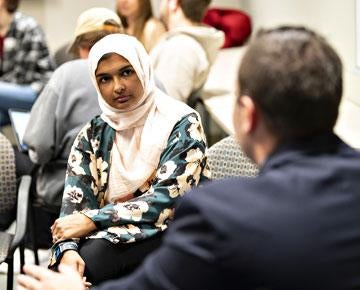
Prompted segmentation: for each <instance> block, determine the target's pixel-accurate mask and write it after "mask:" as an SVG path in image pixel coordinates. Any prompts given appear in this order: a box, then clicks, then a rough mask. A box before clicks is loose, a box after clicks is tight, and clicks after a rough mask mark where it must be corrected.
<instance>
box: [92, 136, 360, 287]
mask: <svg viewBox="0 0 360 290" xmlns="http://www.w3.org/2000/svg"><path fill="white" fill-rule="evenodd" d="M99 289H101V290H112V289H142V290H145V289H149V290H150V289H151V290H154V289H184V290H190V289H201V290H202V289H204V290H209V289H219V290H222V289H258V290H260V289H284V290H285V289H287V290H294V289H299V290H309V289H316V290H332V289H333V290H343V289H360V154H359V152H356V151H355V150H353V149H351V148H349V147H348V146H347V145H346V144H344V143H343V142H342V141H341V140H340V139H338V138H337V137H336V136H335V135H332V134H331V135H326V136H325V135H324V136H320V137H317V138H314V139H312V140H310V141H307V142H298V143H297V145H287V146H282V147H281V148H279V149H278V150H277V151H276V152H275V153H274V154H272V155H271V156H270V157H269V158H268V160H267V161H266V163H265V164H264V166H263V168H262V169H261V172H260V175H259V176H258V177H257V178H255V179H250V178H248V179H244V178H239V179H234V180H227V181H221V182H216V183H208V184H207V185H205V186H203V187H201V188H198V189H195V190H193V191H192V192H190V193H188V194H187V195H186V196H185V197H184V199H183V200H182V202H181V204H179V207H178V209H177V211H176V217H175V221H174V223H173V224H172V225H171V226H170V228H169V230H168V233H167V235H166V238H165V240H164V243H163V246H162V247H161V249H160V250H158V251H157V252H155V253H154V254H153V255H151V256H150V257H149V258H148V259H147V260H146V261H145V263H144V264H143V265H142V267H141V268H140V269H138V270H137V271H136V272H135V273H134V274H133V275H131V276H129V277H127V278H125V279H122V280H117V281H114V282H110V283H107V284H104V285H102V286H101V287H99Z"/></svg>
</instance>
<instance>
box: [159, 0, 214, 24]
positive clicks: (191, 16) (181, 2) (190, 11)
mask: <svg viewBox="0 0 360 290" xmlns="http://www.w3.org/2000/svg"><path fill="white" fill-rule="evenodd" d="M210 2H211V0H162V2H161V5H160V18H161V20H162V21H163V22H164V24H165V25H166V27H169V21H170V17H172V16H173V15H175V13H179V12H180V13H181V15H182V16H183V17H185V18H186V19H187V20H188V21H190V22H192V23H200V22H201V21H202V19H203V17H204V15H205V12H206V9H207V8H208V6H209V5H210Z"/></svg>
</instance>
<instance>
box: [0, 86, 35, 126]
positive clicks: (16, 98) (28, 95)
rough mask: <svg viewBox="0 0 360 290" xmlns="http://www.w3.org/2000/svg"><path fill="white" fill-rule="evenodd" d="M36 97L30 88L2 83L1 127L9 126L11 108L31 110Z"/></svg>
mask: <svg viewBox="0 0 360 290" xmlns="http://www.w3.org/2000/svg"><path fill="white" fill-rule="evenodd" d="M36 96H37V94H36V92H35V91H34V90H33V89H32V88H31V87H30V86H21V85H16V84H11V83H6V82H0V112H1V113H0V126H2V125H7V124H9V118H8V114H7V110H8V109H9V108H17V109H26V110H30V109H31V107H32V105H33V103H34V102H35V100H36Z"/></svg>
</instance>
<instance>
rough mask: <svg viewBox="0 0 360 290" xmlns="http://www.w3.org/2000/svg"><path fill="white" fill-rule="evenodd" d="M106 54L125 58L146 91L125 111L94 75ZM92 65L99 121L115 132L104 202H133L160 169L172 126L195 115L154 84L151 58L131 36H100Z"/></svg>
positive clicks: (90, 56)
mask: <svg viewBox="0 0 360 290" xmlns="http://www.w3.org/2000/svg"><path fill="white" fill-rule="evenodd" d="M107 53H117V54H119V55H121V56H122V57H124V58H126V59H127V60H128V61H129V63H130V64H131V65H132V66H133V68H134V70H135V72H136V74H137V76H138V78H139V80H140V82H141V85H142V87H143V89H144V94H143V96H142V97H141V98H140V100H139V102H137V103H136V104H134V105H133V106H132V107H130V108H128V109H126V110H118V109H115V108H113V107H111V106H110V105H109V104H108V103H106V101H105V100H104V99H103V97H102V95H101V93H100V91H99V87H98V85H97V82H96V78H95V71H96V69H97V66H98V62H99V60H100V58H101V57H102V56H103V55H105V54H107ZM89 66H90V74H91V78H92V81H93V83H94V85H95V87H96V90H97V93H98V101H99V105H100V108H101V110H102V114H101V118H102V119H103V120H104V121H105V122H107V123H108V124H109V125H110V126H111V127H112V128H114V129H115V130H116V134H115V140H114V146H113V148H112V151H111V165H110V176H109V189H108V193H107V194H106V197H105V198H106V201H107V202H116V201H124V200H127V199H129V198H131V197H132V194H133V193H134V192H135V191H136V190H137V189H138V188H139V187H141V186H142V185H143V184H144V183H145V182H146V181H147V180H148V179H149V178H150V177H151V176H152V174H153V173H154V171H155V170H156V168H157V167H158V165H159V160H160V155H161V153H162V152H163V150H164V149H165V148H166V146H167V141H168V138H169V136H170V133H171V131H172V130H173V128H174V125H175V124H176V123H177V122H178V121H179V120H180V119H181V118H182V117H184V116H185V115H187V114H190V113H191V112H195V111H194V110H193V109H191V108H190V107H188V106H187V105H186V104H184V103H182V102H179V101H176V100H174V99H172V98H171V97H169V96H167V95H166V94H164V93H163V92H162V91H160V90H159V89H158V88H157V87H156V86H155V83H154V77H153V71H152V68H151V65H150V59H149V56H148V54H147V53H146V51H145V49H144V47H143V46H142V44H141V43H140V42H139V41H137V40H136V38H134V37H132V36H128V35H124V34H110V35H108V36H106V37H104V38H102V39H101V40H100V41H98V42H97V43H96V44H95V45H94V46H93V47H92V49H91V50H90V54H89ZM169 73H171V72H169Z"/></svg>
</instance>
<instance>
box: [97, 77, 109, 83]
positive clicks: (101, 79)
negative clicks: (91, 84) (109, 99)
mask: <svg viewBox="0 0 360 290" xmlns="http://www.w3.org/2000/svg"><path fill="white" fill-rule="evenodd" d="M108 80H109V78H108V77H101V78H99V83H101V84H104V83H106V82H107V81H108Z"/></svg>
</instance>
